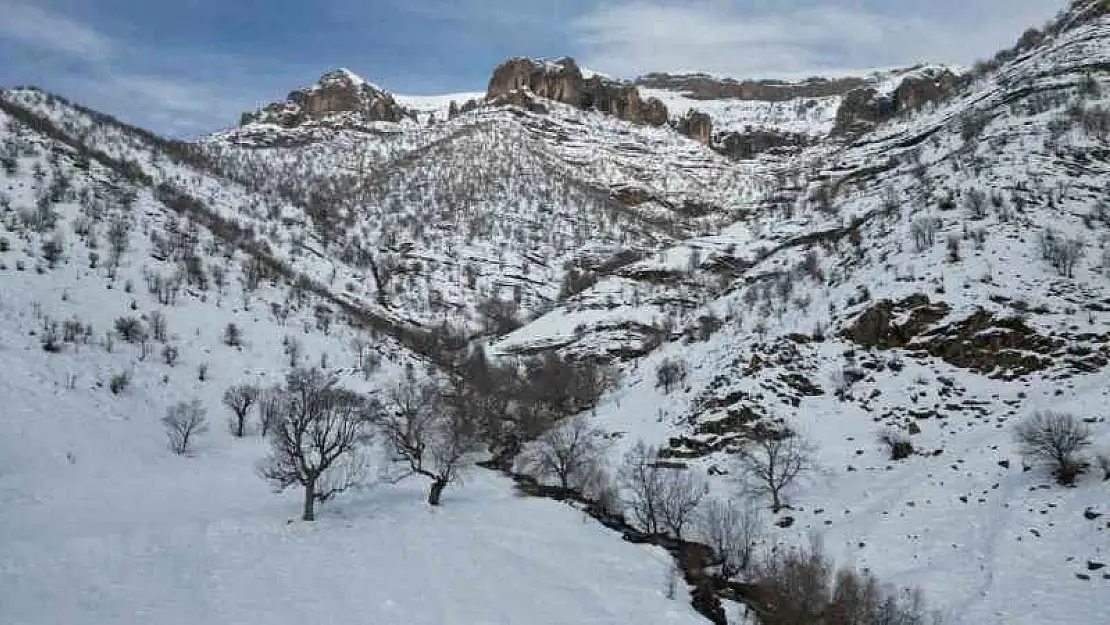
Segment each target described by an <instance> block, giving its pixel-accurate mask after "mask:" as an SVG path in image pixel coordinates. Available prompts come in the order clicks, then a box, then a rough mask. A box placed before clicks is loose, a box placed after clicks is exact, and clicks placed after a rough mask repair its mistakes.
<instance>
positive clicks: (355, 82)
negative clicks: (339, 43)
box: [314, 67, 384, 91]
mask: <svg viewBox="0 0 1110 625" xmlns="http://www.w3.org/2000/svg"><path fill="white" fill-rule="evenodd" d="M314 86H316V87H324V86H338V87H348V88H353V89H362V88H364V87H369V88H370V89H373V90H374V91H384V90H383V89H382V88H381V87H379V86H378V85H376V84H374V83H372V82H370V81H368V80H366V79H365V78H363V77H362V76H359V75H358V74H356V73H355V72H353V71H351V70H349V69H347V68H346V67H340V68H337V69H333V70H330V71H327V72H324V73H323V74H322V75H321V76H320V79H319V80H317V81H316V85H314Z"/></svg>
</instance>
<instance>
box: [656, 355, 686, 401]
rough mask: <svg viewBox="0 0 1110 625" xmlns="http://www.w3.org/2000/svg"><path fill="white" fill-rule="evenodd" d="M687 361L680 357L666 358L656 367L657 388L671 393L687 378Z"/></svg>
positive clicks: (668, 393)
mask: <svg viewBox="0 0 1110 625" xmlns="http://www.w3.org/2000/svg"><path fill="white" fill-rule="evenodd" d="M686 373H687V371H686V362H685V361H684V360H681V359H679V358H666V359H664V360H663V361H662V362H660V363H659V366H658V367H656V368H655V388H661V389H663V392H664V393H666V394H667V395H670V394H671V392H673V391H674V390H675V389H676V388H678V386H679V385H681V384H682V383H683V382H684V381H685V380H686Z"/></svg>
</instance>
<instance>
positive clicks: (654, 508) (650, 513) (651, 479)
mask: <svg viewBox="0 0 1110 625" xmlns="http://www.w3.org/2000/svg"><path fill="white" fill-rule="evenodd" d="M658 455H659V452H658V450H657V449H656V448H655V447H650V446H648V445H647V444H646V443H644V442H643V441H638V442H637V443H636V445H635V446H634V447H633V448H632V449H630V450H629V451H628V453H626V454H625V456H624V463H623V464H622V465H621V468H620V472H619V473H618V479H619V480H620V483H621V485H622V486H624V487H625V488H626V489H628V490H629V491H631V492H632V499H631V501H629V506H628V508H629V509H630V510H631V511H632V517H633V520H634V521H635V522H636V524H637V525H638V526H639V527H640V529H642V530H644V531H645V532H648V533H650V534H659V533H661V530H662V518H661V517H662V515H661V512H660V506H661V505H662V504H661V500H662V498H663V476H662V474H661V473H660V472H659V470H658V466H657V464H656V462H657V457H658Z"/></svg>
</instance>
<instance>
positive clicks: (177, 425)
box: [162, 399, 208, 456]
mask: <svg viewBox="0 0 1110 625" xmlns="http://www.w3.org/2000/svg"><path fill="white" fill-rule="evenodd" d="M205 412H206V411H205V409H204V406H202V405H201V403H200V400H199V399H194V400H191V401H183V402H180V403H176V404H173V405H172V406H170V407H168V408H166V416H165V417H162V425H164V426H166V437H167V438H168V439H169V446H170V451H172V452H173V453H175V454H178V455H179V456H184V455H185V454H188V453H189V448H190V446H191V445H192V443H193V441H194V440H195V439H196V437H197V436H200V435H201V434H204V433H205V432H207V431H208V420H207V419H205Z"/></svg>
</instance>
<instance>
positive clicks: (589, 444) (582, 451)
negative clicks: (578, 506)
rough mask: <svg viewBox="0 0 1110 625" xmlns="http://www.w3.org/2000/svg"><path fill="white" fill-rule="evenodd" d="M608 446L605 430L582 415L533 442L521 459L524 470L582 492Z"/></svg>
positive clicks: (572, 418) (597, 469)
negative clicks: (554, 479)
mask: <svg viewBox="0 0 1110 625" xmlns="http://www.w3.org/2000/svg"><path fill="white" fill-rule="evenodd" d="M608 448H609V443H608V440H607V439H606V438H605V434H604V432H602V431H601V430H598V429H596V428H592V427H590V423H589V421H588V420H587V419H586V418H585V417H584V416H577V417H571V418H570V419H568V420H567V421H565V422H563V423H560V424H558V425H556V426H555V427H554V428H552V429H550V430H548V431H547V432H545V433H544V434H543V435H541V436H540V437H539V438H538V439H537V440H536V441H534V442H533V443H532V445H531V447H530V448H529V449H528V450H527V451H526V452H525V453H524V454H523V456H522V458H521V460H522V464H523V466H524V469H525V471H527V472H529V473H533V474H537V475H541V476H553V477H555V478H556V479H558V480H559V486H560V487H561V488H563V489H564V490H569V489H574V490H578V491H581V490H582V489H583V487H584V486H585V485H586V484H587V483H589V482H590V480H591V479H593V477H594V475H595V473H596V472H597V471H599V470H600V469H601V468H602V461H603V458H604V456H605V451H606V450H607V449H608Z"/></svg>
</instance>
